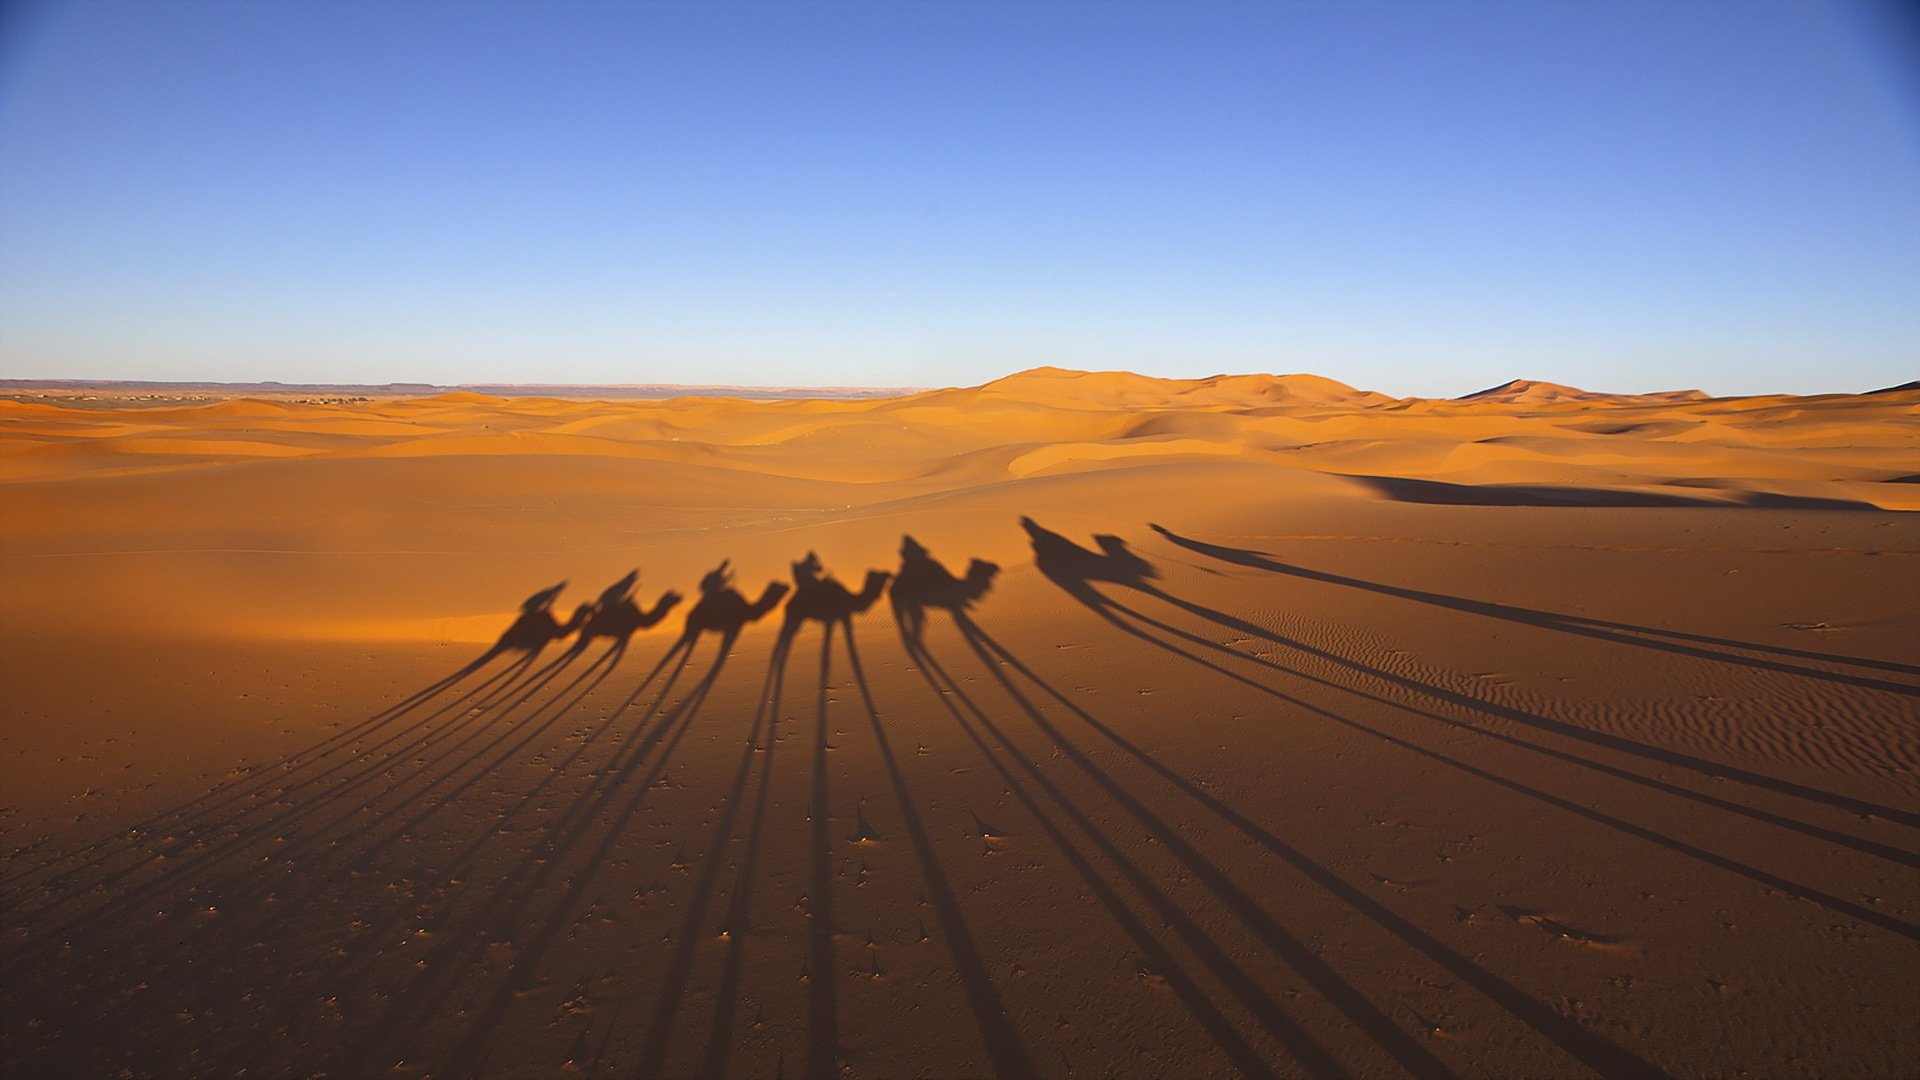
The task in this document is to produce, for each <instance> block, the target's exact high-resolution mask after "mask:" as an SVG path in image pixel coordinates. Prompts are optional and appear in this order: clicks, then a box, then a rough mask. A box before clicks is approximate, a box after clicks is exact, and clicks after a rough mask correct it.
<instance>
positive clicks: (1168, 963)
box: [899, 619, 1344, 1077]
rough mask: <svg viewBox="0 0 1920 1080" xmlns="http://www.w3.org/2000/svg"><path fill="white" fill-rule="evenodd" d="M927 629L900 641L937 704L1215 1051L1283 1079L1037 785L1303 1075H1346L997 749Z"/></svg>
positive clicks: (1049, 788) (1042, 783)
mask: <svg viewBox="0 0 1920 1080" xmlns="http://www.w3.org/2000/svg"><path fill="white" fill-rule="evenodd" d="M920 625H923V624H920V623H915V622H913V621H910V620H907V619H903V620H901V622H900V623H899V629H900V640H901V643H902V644H903V645H904V646H905V647H906V650H907V655H908V658H909V659H910V660H912V661H913V663H914V664H915V666H916V667H917V669H918V670H919V672H920V675H921V677H922V678H923V679H924V680H925V681H926V683H927V687H928V689H929V690H930V691H932V693H933V696H934V699H935V700H937V701H938V702H940V704H941V706H942V707H943V708H945V709H946V710H947V713H948V715H949V716H950V717H951V718H952V719H953V721H954V723H955V725H956V726H957V727H959V729H960V730H961V732H962V733H963V734H964V735H966V737H967V740H968V741H969V742H971V743H972V744H973V745H974V748H975V749H976V750H978V751H979V752H980V755H981V756H982V758H984V759H985V760H986V762H987V763H988V765H989V766H990V767H992V769H993V770H994V772H995V773H997V774H998V775H999V776H1000V779H1001V781H1002V782H1003V783H1004V784H1005V785H1006V789H1007V790H1008V791H1009V792H1011V793H1012V794H1013V796H1014V797H1015V798H1016V799H1017V800H1019V802H1020V804H1021V806H1022V807H1024V808H1025V809H1026V811H1027V814H1028V816H1029V817H1030V818H1032V819H1033V821H1034V822H1035V824H1037V825H1038V826H1039V827H1040V829H1041V831H1042V832H1044V833H1046V835H1047V838H1048V839H1049V840H1050V841H1051V842H1052V843H1053V845H1054V847H1055V848H1056V849H1057V850H1058V851H1059V852H1060V853H1061V855H1062V856H1063V857H1064V858H1065V859H1066V860H1067V862H1068V864H1069V865H1071V866H1072V867H1073V868H1074V871H1075V872H1076V873H1077V874H1079V875H1080V879H1081V880H1082V881H1083V882H1085V883H1086V886H1087V889H1088V891H1089V892H1091V893H1092V894H1093V895H1094V896H1095V897H1096V898H1097V899H1098V900H1099V901H1100V903H1101V905H1102V906H1103V907H1105V908H1106V909H1107V912H1108V914H1109V915H1110V916H1111V917H1112V918H1113V920H1114V922H1115V923H1116V924H1117V925H1118V926H1119V927H1120V930H1121V932H1122V933H1124V934H1126V936H1127V937H1128V939H1130V940H1131V941H1132V942H1133V944H1134V948H1135V949H1137V950H1138V951H1139V954H1140V958H1141V971H1142V974H1143V975H1145V974H1151V975H1154V976H1157V977H1159V978H1161V979H1164V980H1165V981H1166V984H1167V986H1168V987H1169V988H1170V989H1171V990H1173V992H1174V994H1175V995H1176V996H1177V997H1179V999H1180V1001H1181V1004H1182V1005H1184V1006H1186V1008H1187V1011H1188V1012H1189V1013H1191V1014H1192V1016H1193V1017H1194V1019H1195V1021H1196V1022H1197V1023H1199V1025H1200V1026H1201V1028H1202V1030H1204V1031H1205V1032H1206V1033H1207V1035H1208V1037H1209V1038H1211V1039H1212V1040H1213V1042H1214V1045H1216V1046H1218V1047H1219V1048H1220V1051H1221V1052H1222V1053H1223V1054H1225V1055H1226V1056H1227V1059H1228V1060H1229V1061H1231V1062H1233V1064H1234V1067H1235V1068H1237V1069H1239V1070H1240V1072H1241V1073H1243V1074H1244V1075H1247V1076H1256V1077H1265V1076H1275V1075H1278V1074H1277V1073H1276V1072H1275V1071H1274V1069H1273V1067H1272V1066H1271V1065H1270V1064H1268V1062H1267V1061H1266V1060H1265V1059H1264V1058H1262V1057H1261V1055H1260V1053H1259V1051H1257V1050H1255V1049H1254V1047H1253V1046H1252V1045H1251V1044H1250V1043H1248V1042H1247V1040H1246V1038H1245V1037H1244V1036H1243V1035H1241V1033H1240V1032H1239V1031H1238V1030H1236V1029H1235V1027H1234V1026H1233V1023H1232V1021H1230V1020H1229V1019H1228V1018H1227V1017H1226V1015H1225V1014H1223V1013H1222V1012H1221V1011H1220V1009H1219V1008H1218V1007H1217V1006H1216V1005H1215V1004H1214V1003H1213V1002H1212V1001H1211V1000H1210V999H1209V998H1208V997H1207V995H1206V992H1205V991H1204V990H1202V989H1201V988H1200V985H1199V983H1198V982H1197V981H1196V980H1195V978H1194V976H1193V975H1191V974H1190V973H1189V972H1188V971H1187V970H1186V968H1185V967H1184V966H1183V965H1182V964H1181V963H1180V962H1179V961H1178V960H1177V959H1176V958H1175V957H1174V956H1173V954H1172V953H1171V952H1169V951H1168V950H1167V948H1166V947H1165V946H1164V945H1162V944H1161V942H1160V941H1159V939H1158V938H1157V937H1155V936H1154V934H1153V932H1152V931H1151V930H1150V929H1148V927H1147V926H1146V924H1145V923H1143V922H1141V921H1140V919H1139V917H1137V916H1136V915H1134V913H1133V911H1132V910H1131V909H1130V908H1129V907H1128V906H1127V904H1126V902H1125V900H1124V899H1123V898H1122V897H1121V896H1120V894H1119V893H1118V891H1116V890H1115V889H1114V887H1113V886H1112V885H1111V884H1109V883H1108V882H1107V881H1106V879H1105V878H1104V877H1102V876H1101V874H1100V872H1099V871H1098V870H1097V869H1096V868H1095V867H1094V865H1093V862H1092V860H1091V859H1089V858H1088V856H1087V855H1086V854H1085V853H1084V852H1082V851H1081V850H1080V848H1079V846H1078V845H1076V844H1075V843H1074V842H1073V841H1072V839H1071V838H1069V837H1068V836H1067V834H1066V832H1065V830H1064V829H1063V828H1062V827H1061V826H1060V825H1059V824H1058V823H1057V822H1055V821H1054V819H1053V817H1052V815H1050V814H1049V813H1048V812H1047V810H1046V808H1045V807H1043V806H1042V805H1041V803H1040V801H1039V799H1038V798H1037V797H1036V796H1035V795H1034V793H1033V792H1032V791H1030V790H1028V785H1029V784H1031V785H1033V786H1034V787H1035V788H1038V789H1039V790H1040V791H1042V792H1044V793H1045V794H1046V795H1047V797H1048V798H1050V799H1051V800H1052V801H1053V802H1054V804H1055V805H1056V806H1058V807H1059V808H1060V811H1061V812H1062V813H1064V814H1065V815H1066V816H1067V818H1068V819H1069V820H1071V821H1072V822H1073V824H1074V826H1075V827H1076V828H1078V829H1079V830H1080V832H1081V833H1082V834H1084V835H1085V836H1086V837H1087V838H1088V840H1089V841H1090V842H1091V843H1092V844H1093V845H1094V846H1095V847H1096V848H1097V849H1099V851H1100V853H1101V854H1102V855H1103V856H1105V857H1106V859H1107V860H1108V861H1109V862H1110V863H1112V864H1113V865H1114V866H1115V867H1116V868H1117V869H1118V870H1119V872H1120V874H1121V875H1122V876H1123V877H1125V878H1126V879H1127V881H1128V882H1129V883H1130V884H1131V885H1132V886H1133V887H1134V889H1135V891H1137V892H1138V893H1139V894H1140V895H1141V896H1143V897H1144V898H1145V899H1146V900H1147V901H1148V902H1149V903H1150V904H1151V905H1152V906H1153V908H1154V910H1155V913H1156V914H1157V915H1158V916H1159V917H1160V919H1161V920H1162V922H1163V923H1165V924H1166V925H1167V926H1168V927H1170V928H1172V929H1173V930H1174V931H1175V933H1177V934H1178V935H1179V936H1180V938H1181V939H1182V941H1183V942H1184V943H1185V944H1186V945H1187V946H1188V947H1189V948H1191V949H1192V950H1193V951H1194V952H1195V954H1196V955H1197V956H1198V957H1199V958H1200V960H1201V962H1202V963H1203V964H1205V965H1206V966H1207V967H1208V968H1209V969H1210V970H1211V973H1212V974H1213V975H1214V976H1215V977H1216V978H1218V979H1220V981H1221V982H1222V983H1223V984H1224V985H1225V986H1227V987H1228V989H1229V990H1230V991H1231V992H1232V993H1233V994H1234V995H1235V997H1237V998H1239V1000H1240V1002H1241V1004H1242V1006H1243V1007H1245V1008H1246V1009H1247V1010H1248V1012H1249V1013H1250V1014H1251V1015H1252V1016H1253V1017H1254V1018H1255V1019H1256V1020H1257V1021H1258V1022H1259V1023H1260V1024H1261V1026H1262V1027H1264V1028H1265V1029H1266V1030H1267V1031H1268V1033H1269V1034H1270V1035H1272V1036H1273V1037H1274V1039H1275V1040H1276V1041H1277V1042H1279V1043H1280V1045H1282V1046H1284V1047H1286V1048H1287V1050H1288V1052H1289V1053H1291V1054H1292V1055H1293V1057H1294V1059H1295V1060H1296V1061H1298V1062H1299V1063H1300V1065H1301V1067H1302V1068H1304V1069H1305V1070H1306V1071H1307V1072H1308V1073H1309V1074H1310V1075H1315V1076H1339V1075H1344V1070H1342V1069H1341V1068H1340V1067H1339V1065H1338V1063H1337V1062H1335V1061H1334V1060H1333V1058H1332V1057H1331V1055H1329V1054H1328V1053H1327V1051H1326V1049H1325V1048H1324V1047H1322V1046H1321V1045H1320V1044H1319V1042H1318V1041H1317V1040H1315V1039H1314V1038H1313V1037H1312V1036H1311V1035H1310V1034H1308V1033H1307V1032H1306V1031H1305V1030H1304V1029H1303V1028H1302V1027H1301V1026H1300V1025H1299V1023H1298V1022H1297V1021H1295V1020H1294V1019H1293V1018H1292V1017H1290V1016H1288V1015H1287V1014H1286V1012H1285V1010H1283V1009H1281V1008H1280V1006H1279V1005H1278V1003H1276V1002H1275V1001H1274V1000H1273V999H1272V997H1271V996H1270V995H1269V994H1267V992H1266V990H1265V989H1264V988H1262V987H1261V986H1260V985H1259V983H1258V982H1257V981H1255V980H1254V979H1253V978H1252V977H1251V976H1249V975H1248V974H1247V973H1246V972H1245V971H1244V970H1242V969H1241V968H1239V967H1238V966H1237V965H1235V964H1234V963H1233V962H1232V961H1231V960H1230V959H1229V958H1228V957H1227V955H1226V952H1225V950H1223V949H1221V948H1220V946H1219V945H1218V944H1216V943H1215V942H1214V941H1213V940H1212V939H1211V938H1210V937H1208V936H1207V935H1206V934H1205V933H1204V932H1203V931H1201V930H1200V928H1199V927H1198V926H1197V925H1195V924H1194V922H1193V920H1192V919H1190V918H1189V917H1188V916H1187V914H1186V913H1185V912H1184V911H1182V910H1181V909H1180V908H1179V906H1178V905H1176V904H1175V903H1174V902H1173V901H1172V899H1171V898H1170V897H1168V896H1167V895H1166V893H1165V892H1164V891H1162V890H1161V889H1160V888H1159V887H1157V886H1156V885H1154V884H1153V882H1152V880H1151V879H1150V878H1149V877H1148V876H1147V874H1146V873H1145V872H1144V871H1142V870H1141V869H1140V868H1139V867H1138V866H1137V865H1135V864H1134V862H1133V861H1132V860H1131V859H1130V858H1128V857H1127V856H1126V854H1125V853H1124V852H1122V851H1121V850H1120V848H1119V846H1118V845H1116V844H1115V843H1114V842H1113V841H1112V840H1111V839H1110V838H1108V837H1107V835H1106V834H1105V833H1104V832H1103V831H1101V830H1100V829H1099V828H1098V827H1097V826H1096V825H1095V824H1094V823H1093V822H1092V821H1091V819H1089V818H1088V817H1087V815H1086V814H1085V813H1084V812H1083V811H1081V810H1080V809H1079V808H1078V807H1077V806H1075V805H1074V803H1073V802H1072V801H1071V800H1069V799H1068V798H1067V797H1066V796H1065V794H1064V793H1062V792H1061V791H1060V790H1059V788H1058V786H1057V785H1055V784H1054V783H1053V782H1052V780H1051V779H1050V778H1049V777H1047V776H1046V775H1045V774H1044V773H1042V772H1040V771H1039V770H1038V769H1037V768H1035V767H1034V766H1033V764H1032V763H1031V762H1028V761H1026V760H1024V759H1023V758H1022V757H1021V756H1020V755H1019V754H1018V753H1016V752H1012V751H1010V750H1009V751H1004V752H1003V751H1001V750H997V749H996V748H995V745H994V744H995V743H998V744H999V745H1000V746H1003V747H1011V746H1012V745H1013V743H1012V742H1011V741H1010V740H1009V739H1008V738H1007V735H1006V733H1004V732H1002V731H1001V730H1000V729H999V727H998V726H997V725H995V724H994V723H993V721H992V720H991V719H990V718H989V717H988V716H987V714H986V712H985V711H984V710H982V709H981V708H980V706H979V705H978V704H976V703H975V702H974V700H973V698H972V696H971V695H969V694H968V693H967V692H966V690H965V688H964V687H963V686H962V684H961V683H960V681H959V680H957V679H955V678H954V677H953V676H952V675H950V674H948V672H947V671H946V669H945V668H944V667H943V666H942V665H941V664H940V662H939V660H938V659H936V658H935V657H934V655H933V654H932V652H930V651H929V650H928V649H927V648H926V647H925V644H924V640H923V638H922V637H921V635H920V634H919V633H918V632H917V630H916V627H917V626H920ZM983 732H984V734H983ZM989 736H991V739H989ZM1008 761H1012V762H1013V763H1014V764H1016V765H1018V766H1020V769H1021V772H1022V773H1024V774H1025V779H1024V780H1022V778H1021V777H1020V776H1018V775H1016V774H1015V772H1014V771H1013V769H1012V768H1010V767H1009V766H1008Z"/></svg>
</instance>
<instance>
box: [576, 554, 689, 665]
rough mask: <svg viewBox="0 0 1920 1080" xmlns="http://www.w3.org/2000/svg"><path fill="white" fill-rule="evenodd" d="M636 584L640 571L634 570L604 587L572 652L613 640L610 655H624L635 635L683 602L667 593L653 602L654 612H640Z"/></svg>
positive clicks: (583, 625) (678, 595)
mask: <svg viewBox="0 0 1920 1080" xmlns="http://www.w3.org/2000/svg"><path fill="white" fill-rule="evenodd" d="M639 580H640V571H638V570H633V571H629V572H628V574H627V576H625V577H623V578H621V579H620V580H619V581H616V582H614V583H613V584H611V585H609V586H607V588H606V590H605V591H604V592H602V593H601V594H600V599H599V600H597V601H595V602H594V605H593V607H592V609H591V613H590V614H589V615H588V616H587V619H586V621H585V622H584V623H583V624H582V625H581V627H580V638H579V640H578V641H576V642H574V644H573V650H572V651H573V652H576V653H577V652H581V651H582V650H584V649H586V647H587V646H588V645H589V644H591V643H592V642H593V640H594V639H595V638H612V639H613V645H612V647H611V648H610V649H609V652H611V653H614V654H619V653H623V652H625V651H626V648H627V641H628V640H629V639H631V638H632V637H633V635H634V634H636V633H638V632H640V631H642V630H645V629H647V628H648V627H651V626H655V625H658V624H659V622H660V620H661V619H664V618H666V617H667V612H669V611H672V610H673V609H674V607H675V606H677V605H678V604H679V603H680V601H681V599H682V597H681V596H680V594H679V593H677V592H674V591H673V590H672V589H668V590H667V591H666V592H663V593H661V594H660V599H659V600H657V601H655V603H654V605H653V610H651V611H642V610H640V606H639V605H638V604H636V603H635V602H634V599H633V587H634V585H635V584H636V583H638V582H639Z"/></svg>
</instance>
